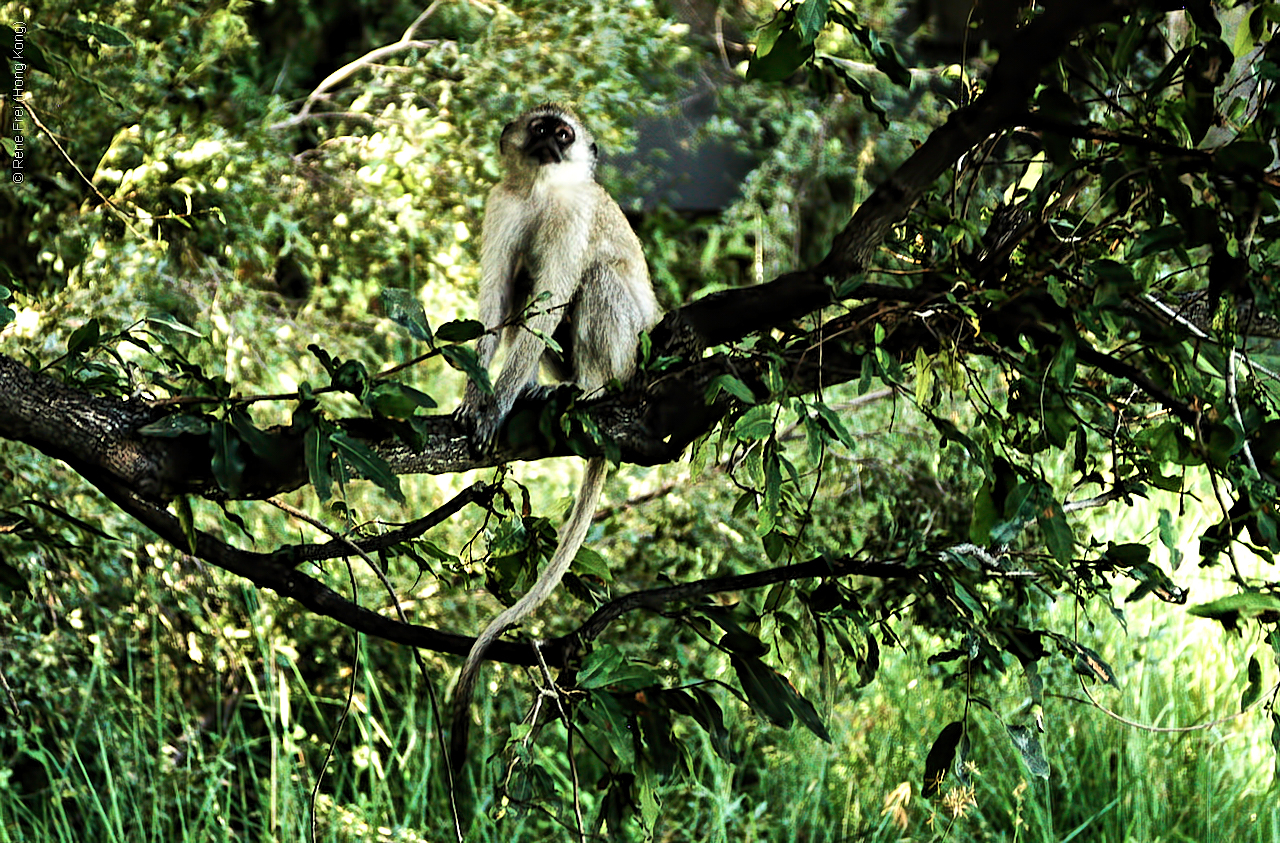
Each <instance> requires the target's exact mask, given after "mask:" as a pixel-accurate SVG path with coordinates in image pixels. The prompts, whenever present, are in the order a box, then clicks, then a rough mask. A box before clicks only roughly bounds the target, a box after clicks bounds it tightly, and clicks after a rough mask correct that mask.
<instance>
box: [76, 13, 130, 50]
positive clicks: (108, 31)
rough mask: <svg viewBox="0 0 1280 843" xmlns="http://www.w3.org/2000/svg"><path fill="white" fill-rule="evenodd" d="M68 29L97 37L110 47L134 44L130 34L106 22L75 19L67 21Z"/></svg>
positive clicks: (79, 33) (78, 33)
mask: <svg viewBox="0 0 1280 843" xmlns="http://www.w3.org/2000/svg"><path fill="white" fill-rule="evenodd" d="M67 29H69V30H71V31H72V32H74V33H75V34H77V35H84V36H87V37H92V38H96V39H98V40H99V41H101V42H102V43H103V44H105V45H106V46H108V47H132V46H133V42H132V41H130V40H129V36H128V35H125V34H124V33H123V32H121V31H120V30H118V29H116V28H115V27H114V26H107V25H106V24H105V23H98V22H96V21H84V20H75V19H73V20H70V21H68V22H67Z"/></svg>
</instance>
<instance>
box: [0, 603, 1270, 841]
mask: <svg viewBox="0 0 1280 843" xmlns="http://www.w3.org/2000/svg"><path fill="white" fill-rule="evenodd" d="M1165 608H1167V607H1161V608H1160V610H1159V611H1153V612H1152V613H1151V615H1150V616H1149V617H1147V618H1132V619H1131V622H1130V627H1131V629H1130V631H1129V633H1128V634H1127V635H1126V634H1125V633H1124V632H1123V631H1122V630H1120V629H1119V627H1118V625H1114V624H1110V625H1108V626H1109V628H1104V627H1102V626H1100V627H1099V628H1098V629H1097V630H1096V632H1098V633H1099V634H1100V635H1102V636H1103V637H1102V638H1101V639H1097V640H1101V641H1102V642H1103V643H1102V644H1101V645H1100V646H1099V648H1098V649H1099V651H1100V652H1103V654H1104V656H1107V657H1109V658H1110V659H1111V660H1112V664H1113V666H1115V667H1116V669H1117V672H1118V673H1119V674H1120V677H1121V680H1122V685H1121V687H1120V688H1119V689H1109V688H1091V690H1092V691H1093V693H1094V695H1095V696H1096V697H1097V699H1098V701H1099V702H1100V703H1101V704H1102V705H1104V706H1107V707H1108V708H1110V709H1112V710H1113V711H1115V712H1116V713H1117V714H1118V715H1120V716H1122V717H1124V718H1127V719H1129V720H1132V721H1136V722H1139V723H1142V724H1146V725H1148V726H1150V727H1157V728H1170V727H1178V726H1193V725H1196V724H1203V723H1206V722H1209V721H1212V720H1216V719H1218V718H1222V717H1223V716H1224V715H1230V714H1232V713H1233V712H1237V711H1238V710H1239V698H1240V692H1241V689H1242V687H1243V682H1242V679H1241V677H1240V676H1239V675H1237V674H1238V667H1237V666H1238V665H1240V664H1243V663H1244V662H1245V661H1246V657H1244V656H1243V655H1242V654H1244V653H1247V652H1248V650H1249V649H1250V648H1251V647H1253V646H1256V645H1257V644H1258V643H1259V642H1256V641H1249V640H1240V639H1233V638H1226V637H1223V636H1222V635H1221V634H1220V633H1219V632H1218V631H1217V630H1216V629H1215V628H1213V627H1210V626H1209V625H1208V624H1207V623H1206V622H1204V621H1197V620H1195V619H1192V618H1188V617H1186V616H1184V615H1182V614H1180V613H1177V612H1173V613H1170V612H1168V611H1165ZM1063 611H1066V609H1065V608H1064V609H1063ZM160 634H161V631H160V629H159V621H157V620H155V619H154V618H153V620H152V622H151V627H150V631H149V636H148V637H149V638H150V640H148V641H145V643H146V644H147V645H149V646H151V647H159V646H160V642H159V640H158V638H159V636H160ZM139 643H142V642H139ZM255 646H256V647H257V648H258V649H257V650H256V652H255V653H254V657H253V658H250V659H246V662H245V666H246V667H248V666H249V665H250V664H256V665H258V670H257V672H255V673H253V674H252V675H248V676H247V677H246V681H245V683H244V684H243V688H242V690H240V691H238V692H237V693H236V694H235V695H227V696H223V697H219V698H218V700H217V705H216V706H215V708H214V709H213V713H212V715H210V713H208V712H206V713H205V714H204V715H203V716H201V717H197V716H193V713H192V712H190V711H189V710H188V707H187V704H186V701H185V700H184V699H183V698H182V694H181V693H180V692H179V691H178V690H177V688H178V687H179V685H178V683H175V682H170V681H167V679H168V677H167V676H166V675H164V672H163V671H162V669H161V667H160V665H161V662H160V661H159V660H156V659H151V658H140V657H138V656H137V654H136V653H135V654H133V655H126V657H125V659H124V660H123V663H118V664H114V665H112V664H108V663H107V662H106V661H105V660H95V661H94V662H93V669H92V670H91V671H90V672H89V673H88V675H87V676H85V677H84V679H83V685H82V687H80V688H78V689H76V691H75V693H78V694H80V703H79V705H78V706H76V707H75V709H74V710H75V712H76V714H75V716H74V717H73V718H70V719H69V720H68V721H67V722H66V723H65V731H63V732H62V733H60V734H56V735H55V734H50V733H49V732H48V731H47V730H46V731H34V732H32V733H31V734H29V735H28V736H27V737H26V739H25V741H24V743H22V745H21V746H20V747H19V752H18V753H17V755H18V756H20V757H21V763H20V764H14V763H11V764H10V765H9V768H8V770H7V775H8V778H7V779H5V780H3V781H2V782H0V843H8V841H23V843H26V841H68V843H69V842H70V841H86V840H92V841H104V843H111V842H112V841H120V843H124V841H128V842H129V843H136V841H166V843H167V842H168V841H173V840H201V841H223V840H226V841H231V840H235V841H244V840H255V841H274V840H281V841H284V840H289V841H296V840H303V839H306V836H307V834H308V833H309V828H310V816H311V812H310V800H311V789H312V787H313V785H314V778H315V776H316V775H317V772H318V767H319V765H318V763H317V759H319V758H321V757H323V749H324V747H325V746H326V745H327V742H328V741H329V740H331V739H332V738H333V735H332V732H331V731H330V732H327V733H324V734H318V733H311V732H309V731H308V730H307V729H305V728H303V727H302V726H301V723H302V722H304V721H305V722H310V723H315V722H322V723H328V724H330V727H332V726H333V725H334V724H336V720H337V717H336V712H337V711H339V710H340V707H341V706H342V705H343V704H344V702H345V699H344V695H343V694H339V693H328V692H327V693H325V694H317V693H316V692H314V691H313V690H311V689H310V688H309V682H308V680H307V679H306V676H307V675H308V674H309V672H310V671H309V668H308V664H307V660H306V659H305V658H304V657H303V656H301V655H300V654H299V653H298V652H296V651H294V650H291V649H290V648H288V647H283V648H282V647H281V646H280V642H279V641H278V640H276V639H273V638H271V637H270V636H259V638H258V639H257V640H256V641H255ZM381 646H383V645H378V644H368V645H367V647H366V651H365V652H366V658H365V660H364V661H363V662H362V667H361V668H360V669H359V670H357V673H356V683H355V689H354V698H353V700H354V701H353V708H352V713H351V717H350V719H349V720H348V722H347V724H346V725H345V727H344V730H343V732H344V733H343V735H342V736H340V737H339V739H338V742H337V745H336V752H335V755H334V757H333V760H332V761H331V763H330V765H329V768H328V770H327V771H326V774H325V778H324V781H323V783H322V786H321V796H320V799H319V800H318V804H317V809H318V810H317V815H318V828H319V834H318V838H319V839H321V840H326V841H349V840H388V841H392V840H394V841H401V840H403V841H416V840H432V841H434V840H448V839H451V838H452V836H453V835H452V831H451V827H452V822H451V818H450V815H449V808H448V803H447V800H446V798H445V791H444V788H443V785H442V773H441V771H440V769H439V767H438V763H437V762H438V758H439V753H438V747H437V746H436V743H435V736H434V727H433V725H432V718H431V712H430V708H431V707H430V704H429V702H428V700H429V696H428V694H426V693H425V692H424V690H423V689H422V688H421V682H420V678H419V677H418V674H417V673H415V672H414V670H413V668H412V667H411V666H410V665H409V663H408V662H407V660H405V661H404V662H402V663H401V664H402V667H403V669H404V670H405V674H404V675H402V676H400V677H396V678H393V679H391V680H390V681H389V680H388V676H387V670H388V668H387V664H386V663H385V661H384V658H385V656H386V653H385V652H384V653H378V652H376V648H378V647H381ZM369 648H374V651H375V652H374V653H373V655H369V653H370V650H369ZM374 663H378V669H377V670H374V669H373V668H372V665H373V664H374ZM9 664H12V662H9ZM350 678H351V675H350V672H349V671H348V672H347V675H346V676H345V678H344V681H350ZM1019 682H1020V680H1019V678H1018V677H1009V678H1008V679H1006V680H1002V681H1001V680H988V686H987V687H983V688H978V689H975V692H977V691H981V692H982V694H981V695H983V696H985V697H986V698H987V699H989V700H990V702H991V704H992V707H993V708H994V709H995V711H997V712H1000V713H1001V715H1002V716H1003V717H1005V718H1008V717H1009V716H1011V715H1012V714H1015V713H1016V712H1017V711H1018V710H1019V707H1020V706H1021V705H1022V704H1023V702H1025V700H1023V698H1022V697H1023V693H1024V692H1023V691H1022V690H1021V689H1020V685H1019ZM401 683H406V684H405V685H404V687H405V688H406V689H407V690H408V692H407V693H402V692H393V691H391V690H390V689H392V688H398V687H401ZM1046 689H1047V691H1048V693H1049V696H1047V699H1046V705H1045V727H1046V731H1045V733H1044V734H1043V736H1042V740H1043V743H1044V746H1045V750H1046V754H1047V756H1048V759H1049V761H1050V764H1051V766H1052V771H1051V774H1050V777H1049V779H1048V781H1044V780H1042V779H1039V778H1035V777H1033V776H1030V775H1029V774H1028V772H1027V770H1026V768H1025V766H1024V765H1023V764H1022V762H1021V760H1020V758H1019V756H1018V753H1017V752H1016V751H1015V750H1014V748H1013V747H1012V745H1011V744H1010V742H1009V740H1008V738H1007V736H1006V733H1005V729H1004V725H1003V724H1002V723H1001V721H1000V720H999V719H998V718H997V717H996V716H995V715H993V714H992V713H991V712H989V711H987V710H985V709H982V708H980V707H974V708H973V709H972V710H971V711H970V717H969V722H970V729H971V731H970V736H971V739H972V751H971V753H970V758H971V762H972V764H971V775H970V784H971V790H967V791H966V790H962V789H959V788H958V786H957V785H956V783H954V782H952V783H950V785H949V786H948V787H944V792H945V793H946V794H948V795H947V796H946V798H943V799H936V800H934V801H932V802H926V801H924V800H922V799H921V798H920V795H919V794H920V779H921V776H922V773H923V765H924V757H925V755H926V754H927V752H928V749H929V746H930V745H931V743H932V741H933V739H934V737H935V736H936V735H937V733H938V731H939V729H940V728H941V727H942V726H943V725H944V724H945V723H946V722H949V721H950V720H953V719H956V718H958V717H959V716H961V713H962V712H961V711H960V709H959V706H960V705H961V701H962V696H961V695H958V694H956V693H955V692H953V691H948V690H944V689H942V688H941V687H940V683H939V681H938V680H937V678H936V677H934V676H932V675H931V674H930V669H929V667H928V666H927V665H925V664H924V662H923V661H922V659H921V657H919V656H913V655H906V654H902V653H899V652H896V651H891V652H886V653H885V663H884V666H883V668H882V670H881V673H880V675H879V676H878V678H877V679H876V681H875V682H874V683H873V684H872V685H871V686H869V687H868V688H865V689H862V691H861V692H854V691H851V690H850V686H847V685H842V684H840V683H835V684H834V685H833V687H832V689H830V690H829V691H828V699H827V700H826V703H827V705H828V706H829V709H828V712H829V723H830V727H831V734H832V742H831V743H830V744H826V743H823V742H822V741H820V740H818V739H817V738H816V737H814V736H813V735H812V734H810V733H808V732H807V731H803V730H800V729H793V730H791V731H781V730H778V729H773V728H770V727H766V726H762V725H761V724H760V723H759V722H758V721H757V720H755V719H754V718H752V716H751V715H750V714H749V713H748V712H746V711H745V710H744V709H742V708H740V707H737V706H735V705H734V704H733V703H731V702H730V703H727V704H726V708H727V713H728V715H729V721H730V725H731V728H733V729H735V730H736V733H737V734H739V735H742V736H744V737H743V742H742V751H743V761H742V763H741V764H739V765H737V766H729V765H726V764H724V763H722V762H720V761H719V760H718V759H717V758H715V756H714V754H713V753H712V751H711V749H710V747H709V746H702V747H701V750H700V751H699V750H696V749H695V752H694V754H693V757H691V758H689V759H688V761H689V764H688V766H689V769H690V771H691V772H690V774H689V775H688V776H685V777H683V778H675V779H673V780H672V781H670V782H668V783H666V784H665V786H664V787H663V789H662V791H661V793H662V806H661V811H660V812H659V815H658V818H657V820H656V822H655V825H654V827H653V829H652V832H653V835H654V837H655V838H656V839H661V840H706V841H716V840H723V841H740V840H767V841H810V842H816V841H854V840H857V841H906V840H913V841H914V840H952V841H978V840H983V841H1019V842H1020V843H1021V841H1069V840H1082V841H1083V840H1088V841H1115V843H1122V841H1134V843H1137V842H1138V841H1143V843H1148V841H1158V840H1163V841H1184V840H1185V841H1208V840H1228V841H1232V843H1245V841H1259V843H1263V842H1264V841H1265V843H1273V841H1276V840H1280V799H1277V791H1276V788H1275V785H1274V783H1273V772H1272V771H1273V758H1272V757H1271V754H1270V746H1269V740H1268V736H1269V731H1270V722H1269V719H1268V718H1267V717H1266V715H1265V712H1262V711H1253V712H1250V713H1248V714H1245V715H1243V716H1240V717H1235V718H1228V719H1226V720H1225V721H1222V722H1217V723H1214V725H1211V726H1209V727H1208V728H1204V729H1199V730H1192V731H1177V732H1160V731H1151V730H1147V729H1141V728H1136V727H1134V726H1130V725H1126V724H1124V723H1121V722H1119V721H1117V720H1115V719H1113V718H1111V717H1109V716H1107V715H1105V714H1103V713H1102V712H1100V711H1098V710H1096V709H1094V708H1093V707H1092V706H1091V705H1090V704H1088V703H1087V700H1085V697H1084V695H1083V694H1082V692H1081V691H1080V689H1079V686H1078V684H1077V682H1076V680H1075V679H1074V677H1072V676H1071V675H1070V673H1069V672H1068V671H1067V670H1066V669H1065V668H1064V669H1062V670H1058V671H1056V672H1054V671H1052V670H1050V671H1047V672H1046ZM331 690H334V689H331ZM1055 694H1056V695H1055ZM176 724H181V728H178V726H177V725H176ZM688 737H689V739H690V740H691V742H692V744H693V745H694V746H695V747H698V746H699V744H698V740H699V737H698V735H697V734H696V733H690V734H689V735H688ZM492 748H493V747H490V749H492ZM478 754H479V752H478V753H477V755H478ZM13 760H15V759H11V762H12V761H13ZM476 766H477V767H479V768H480V770H481V771H482V772H481V773H480V774H479V775H480V776H481V780H480V781H478V782H475V783H474V785H475V787H476V788H477V790H476V791H475V792H476V793H484V792H486V788H488V787H491V786H492V781H491V780H489V778H488V777H489V776H491V775H492V770H493V768H492V767H486V766H484V765H476ZM15 776H37V777H38V778H40V779H42V780H43V781H44V782H45V786H44V787H41V788H37V789H34V791H33V789H32V788H30V787H29V786H27V787H18V785H19V782H18V781H16V780H15V778H14V777H15ZM27 784H28V785H29V782H28V783H27ZM565 784H566V785H567V782H566V783H565ZM19 791H25V795H23V796H22V797H21V798H19V797H18V793H19ZM562 795H563V796H564V797H565V799H566V804H567V799H568V796H567V790H565V791H564V792H563V793H562ZM586 807H587V809H588V816H590V811H592V810H594V808H595V805H594V804H592V803H591V801H590V799H589V798H588V799H587V800H586ZM494 808H495V806H494V805H491V804H489V803H486V802H483V801H481V802H479V803H476V804H472V805H470V806H466V805H464V812H467V811H477V812H479V813H480V816H479V817H477V818H476V819H475V821H474V824H473V825H472V827H471V828H470V833H469V839H472V840H481V841H487V840H504V841H512V840H543V839H546V840H554V839H568V832H566V831H565V830H564V828H563V826H561V825H559V824H558V823H557V822H556V821H554V820H553V819H551V818H549V816H548V814H549V813H556V812H560V811H564V810H565V808H564V806H549V807H548V812H547V813H539V812H537V811H534V812H530V813H528V814H525V815H523V816H521V815H518V814H516V813H514V812H508V813H507V816H506V818H505V819H503V820H502V821H501V822H493V821H491V820H489V819H488V818H486V817H485V816H484V813H485V812H486V811H492V810H494ZM617 834H618V837H619V838H620V839H641V838H643V836H644V831H643V830H642V829H640V828H638V827H633V828H630V829H622V830H618V831H617Z"/></svg>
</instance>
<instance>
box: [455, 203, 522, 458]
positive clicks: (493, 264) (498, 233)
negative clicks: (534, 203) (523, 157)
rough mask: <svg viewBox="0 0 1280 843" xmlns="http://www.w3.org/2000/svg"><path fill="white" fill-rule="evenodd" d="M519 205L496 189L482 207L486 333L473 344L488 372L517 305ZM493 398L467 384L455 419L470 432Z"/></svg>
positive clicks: (483, 320)
mask: <svg viewBox="0 0 1280 843" xmlns="http://www.w3.org/2000/svg"><path fill="white" fill-rule="evenodd" d="M519 207H520V206H519V204H518V201H517V200H515V199H514V198H513V197H511V196H509V195H507V194H506V192H505V191H503V189H502V188H501V187H499V188H496V189H495V190H494V191H493V193H492V194H490V196H489V200H488V202H487V203H486V204H485V215H484V226H483V228H482V230H481V243H482V245H481V248H480V296H479V305H480V307H479V310H480V314H479V315H480V322H481V323H482V324H483V325H484V327H485V330H486V333H485V334H484V335H482V336H481V337H480V339H478V340H477V341H476V357H477V358H478V360H479V363H480V365H481V366H482V367H484V368H486V369H487V368H488V367H489V364H490V363H492V362H493V357H494V355H495V354H496V353H497V351H498V346H499V345H500V344H501V341H502V333H503V329H502V325H503V323H505V322H506V321H508V320H509V319H510V318H511V316H512V313H513V311H514V309H515V308H516V307H517V306H518V304H520V303H518V302H516V300H515V299H516V289H515V287H516V279H517V276H518V274H519V272H520V270H521V256H522V253H523V250H524V246H523V244H524V241H525V239H526V238H527V236H528V225H527V220H526V218H525V217H524V215H521V214H520V213H519ZM491 405H492V398H491V396H488V395H484V394H482V393H481V392H480V388H479V387H478V386H476V384H475V382H474V381H468V382H467V387H466V392H465V393H464V394H463V399H462V406H461V407H459V408H458V415H459V416H460V417H461V418H462V419H463V420H464V421H465V422H466V423H467V424H468V425H469V426H470V427H472V428H473V429H474V428H475V427H476V424H477V422H478V421H479V420H480V419H482V418H484V417H486V416H488V415H490V414H491V409H490V407H491ZM484 441H485V442H487V441H488V440H487V439H486V440H484Z"/></svg>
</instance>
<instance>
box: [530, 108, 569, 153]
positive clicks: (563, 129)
mask: <svg viewBox="0 0 1280 843" xmlns="http://www.w3.org/2000/svg"><path fill="white" fill-rule="evenodd" d="M575 139H576V135H575V134H574V131H573V127H572V126H570V125H569V124H568V123H566V122H565V121H563V120H561V119H560V118H559V117H552V116H550V115H546V116H542V117H535V118H533V119H532V120H530V121H529V137H528V139H527V140H526V141H525V144H524V153H525V155H528V156H529V157H530V158H532V159H534V160H535V161H537V162H538V163H539V164H559V163H560V162H561V161H563V160H564V158H565V155H566V154H567V153H568V151H569V147H571V146H573V142H574V140H575Z"/></svg>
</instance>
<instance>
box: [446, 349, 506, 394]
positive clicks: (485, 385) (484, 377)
mask: <svg viewBox="0 0 1280 843" xmlns="http://www.w3.org/2000/svg"><path fill="white" fill-rule="evenodd" d="M440 354H441V355H442V356H443V357H444V359H445V360H446V361H447V362H448V364H449V365H450V366H452V367H453V368H455V369H457V370H459V371H461V372H464V373H465V374H466V376H467V377H468V378H470V379H471V382H472V383H474V384H475V385H476V386H477V387H478V388H479V389H480V392H482V393H483V394H485V395H492V394H493V384H491V383H490V382H489V371H488V370H487V369H485V368H484V367H483V366H481V365H480V360H479V359H478V358H477V357H476V352H475V349H473V348H470V347H468V346H465V345H445V346H441V347H440Z"/></svg>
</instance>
